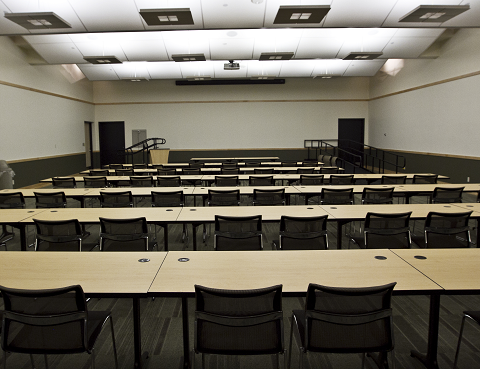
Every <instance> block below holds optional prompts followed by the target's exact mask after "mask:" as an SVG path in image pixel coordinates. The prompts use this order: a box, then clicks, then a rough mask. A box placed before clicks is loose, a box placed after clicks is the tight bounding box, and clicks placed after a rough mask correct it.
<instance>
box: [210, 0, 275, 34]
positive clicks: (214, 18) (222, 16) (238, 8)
mask: <svg viewBox="0 0 480 369" xmlns="http://www.w3.org/2000/svg"><path fill="white" fill-rule="evenodd" d="M265 3H266V1H264V2H262V3H261V4H254V3H252V2H251V1H250V0H220V1H219V0H211V1H204V2H203V4H202V12H203V17H204V27H205V28H207V29H208V28H261V27H263V17H264V13H265ZM239 14H248V17H246V18H244V17H241V16H239Z"/></svg>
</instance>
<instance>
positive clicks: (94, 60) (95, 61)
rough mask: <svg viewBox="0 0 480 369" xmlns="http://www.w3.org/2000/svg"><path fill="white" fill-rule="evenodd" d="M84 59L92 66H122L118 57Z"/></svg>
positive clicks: (88, 57) (87, 57) (85, 57)
mask: <svg viewBox="0 0 480 369" xmlns="http://www.w3.org/2000/svg"><path fill="white" fill-rule="evenodd" d="M83 59H85V60H86V61H88V62H89V63H92V64H122V62H121V61H120V60H118V59H117V57H116V56H111V55H110V56H84V57H83Z"/></svg>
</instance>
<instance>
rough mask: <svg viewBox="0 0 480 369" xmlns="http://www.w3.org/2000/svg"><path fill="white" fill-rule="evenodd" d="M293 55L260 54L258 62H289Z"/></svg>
mask: <svg viewBox="0 0 480 369" xmlns="http://www.w3.org/2000/svg"><path fill="white" fill-rule="evenodd" d="M293 55H294V53H291V52H290V53H261V54H260V58H259V59H258V60H290V59H292V58H293Z"/></svg>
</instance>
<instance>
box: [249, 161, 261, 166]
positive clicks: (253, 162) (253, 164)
mask: <svg viewBox="0 0 480 369" xmlns="http://www.w3.org/2000/svg"><path fill="white" fill-rule="evenodd" d="M260 165H262V163H260V162H259V161H246V162H245V166H246V167H259V166H260Z"/></svg>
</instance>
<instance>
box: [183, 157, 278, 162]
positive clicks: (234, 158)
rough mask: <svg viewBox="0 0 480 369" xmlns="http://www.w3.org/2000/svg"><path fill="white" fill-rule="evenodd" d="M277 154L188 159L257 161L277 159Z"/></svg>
mask: <svg viewBox="0 0 480 369" xmlns="http://www.w3.org/2000/svg"><path fill="white" fill-rule="evenodd" d="M279 159H280V158H279V157H278V156H241V157H230V158H190V161H211V160H220V161H228V160H240V161H248V160H252V161H257V160H267V161H271V160H279Z"/></svg>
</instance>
